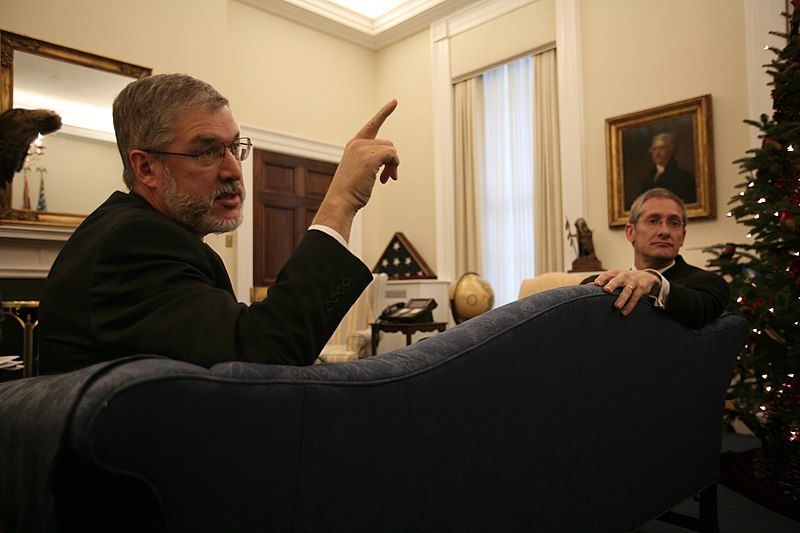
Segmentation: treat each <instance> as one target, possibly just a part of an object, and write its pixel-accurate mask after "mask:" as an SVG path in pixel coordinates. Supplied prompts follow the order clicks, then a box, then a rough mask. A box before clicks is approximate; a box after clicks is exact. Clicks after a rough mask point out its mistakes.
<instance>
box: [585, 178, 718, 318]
mask: <svg viewBox="0 0 800 533" xmlns="http://www.w3.org/2000/svg"><path fill="white" fill-rule="evenodd" d="M686 218H687V217H686V206H685V205H684V203H683V201H682V200H681V199H680V198H679V197H678V196H677V195H675V194H674V193H673V192H671V191H668V190H667V189H662V188H656V189H650V190H649V191H647V192H645V193H644V194H641V195H639V197H638V198H636V200H634V202H633V205H632V206H631V216H630V218H629V220H628V223H627V224H625V237H626V238H627V239H628V241H629V242H630V243H631V245H632V246H633V267H632V268H631V269H629V270H619V269H613V270H609V271H607V272H604V273H602V274H600V275H598V276H592V277H589V278H587V279H585V280H583V283H594V284H595V285H597V286H599V287H603V290H605V291H606V292H608V293H612V292H614V291H616V290H617V289H620V293H619V296H618V297H617V299H616V301H615V302H614V306H615V307H616V308H617V309H619V310H620V312H621V313H622V314H623V315H624V316H626V315H628V314H630V312H631V311H633V308H634V307H636V304H637V303H638V302H639V300H640V299H641V298H643V297H652V298H653V299H654V302H655V306H656V307H657V308H660V309H663V310H664V311H665V312H666V313H667V314H669V315H670V316H672V317H673V318H675V319H676V320H677V321H678V322H681V323H682V324H684V325H686V326H688V327H690V328H700V327H703V326H705V325H706V324H708V323H710V322H711V321H713V320H714V319H716V318H717V317H719V316H720V315H721V314H722V312H723V311H724V310H725V307H727V305H728V298H729V292H730V291H729V288H728V284H727V283H726V282H725V280H724V279H722V278H721V277H719V276H717V275H716V274H714V273H713V272H708V271H707V270H703V269H701V268H697V267H695V266H692V265H690V264H688V263H687V262H686V261H684V259H683V257H681V256H680V255H679V253H678V252H679V251H680V248H681V246H683V241H684V239H685V238H686Z"/></svg>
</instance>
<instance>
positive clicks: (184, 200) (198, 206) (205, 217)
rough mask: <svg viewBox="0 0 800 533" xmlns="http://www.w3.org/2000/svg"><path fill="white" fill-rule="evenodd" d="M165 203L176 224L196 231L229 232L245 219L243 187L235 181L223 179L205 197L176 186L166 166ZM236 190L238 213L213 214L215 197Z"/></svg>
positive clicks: (205, 232) (204, 233) (197, 232)
mask: <svg viewBox="0 0 800 533" xmlns="http://www.w3.org/2000/svg"><path fill="white" fill-rule="evenodd" d="M164 176H165V177H166V178H167V179H166V180H165V181H164V203H166V204H167V207H168V208H169V210H170V212H171V213H172V217H173V218H174V219H175V221H176V222H178V223H179V224H181V225H183V226H186V227H187V228H189V229H190V230H191V231H192V232H194V233H196V234H197V235H208V234H210V233H228V232H230V231H233V230H235V229H236V228H238V227H239V226H240V225H241V224H242V221H243V220H244V198H245V191H244V189H243V188H242V187H241V186H240V185H239V184H238V183H234V182H231V183H226V184H225V185H223V186H222V187H220V188H219V189H217V190H216V191H214V193H213V194H212V195H210V196H208V197H205V198H204V197H201V196H193V195H191V194H189V193H185V192H181V191H179V190H178V182H177V180H176V179H175V177H174V176H173V175H172V172H171V171H170V170H169V168H166V167H165V168H164ZM226 193H238V194H240V195H241V198H242V208H241V209H240V210H239V216H238V217H236V218H233V219H225V218H218V217H215V216H214V214H213V211H214V199H215V198H217V197H218V196H219V195H220V194H226Z"/></svg>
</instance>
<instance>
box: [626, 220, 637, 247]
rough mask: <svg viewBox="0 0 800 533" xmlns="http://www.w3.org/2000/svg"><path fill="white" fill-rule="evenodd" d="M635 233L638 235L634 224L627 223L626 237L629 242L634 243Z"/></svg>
mask: <svg viewBox="0 0 800 533" xmlns="http://www.w3.org/2000/svg"><path fill="white" fill-rule="evenodd" d="M635 235H636V230H635V228H634V227H633V224H631V223H630V222H628V223H627V224H625V238H626V239H628V242H630V243H631V244H633V239H634V237H635Z"/></svg>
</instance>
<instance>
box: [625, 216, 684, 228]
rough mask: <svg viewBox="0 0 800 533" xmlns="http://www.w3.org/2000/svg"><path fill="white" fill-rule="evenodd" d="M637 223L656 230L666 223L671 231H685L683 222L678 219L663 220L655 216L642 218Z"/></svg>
mask: <svg viewBox="0 0 800 533" xmlns="http://www.w3.org/2000/svg"><path fill="white" fill-rule="evenodd" d="M636 222H641V223H642V224H643V225H644V226H645V227H646V228H648V229H655V228H657V227H659V226H661V223H662V222H664V223H666V224H667V228H669V230H670V231H678V230H680V229H683V226H684V224H683V220H681V219H680V218H678V217H669V218H661V217H659V216H655V215H653V216H649V217H645V218H640V219H639V220H637V221H636Z"/></svg>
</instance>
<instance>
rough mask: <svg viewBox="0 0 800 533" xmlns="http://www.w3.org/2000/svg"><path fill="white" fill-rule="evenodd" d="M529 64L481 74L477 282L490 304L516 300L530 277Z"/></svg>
mask: <svg viewBox="0 0 800 533" xmlns="http://www.w3.org/2000/svg"><path fill="white" fill-rule="evenodd" d="M532 95H533V60H532V58H530V57H526V58H523V59H520V60H518V61H515V62H513V63H508V64H506V65H503V66H501V67H499V68H496V69H494V70H490V71H488V72H486V73H484V74H483V106H484V145H483V149H484V164H483V171H482V172H480V173H479V175H478V181H479V186H478V191H479V194H480V195H481V197H482V198H483V201H482V204H483V213H482V216H481V221H480V222H481V223H480V228H481V236H482V238H481V242H482V260H483V276H484V277H485V278H486V280H487V281H488V282H489V284H490V285H491V286H492V288H493V289H494V295H495V304H496V305H503V304H505V303H508V302H510V301H513V300H516V298H517V294H518V293H519V285H520V282H521V280H523V279H525V278H529V277H531V276H533V273H534V241H533V239H534V230H533V221H534V213H533V207H534V199H533V179H534V176H533V98H532Z"/></svg>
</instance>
